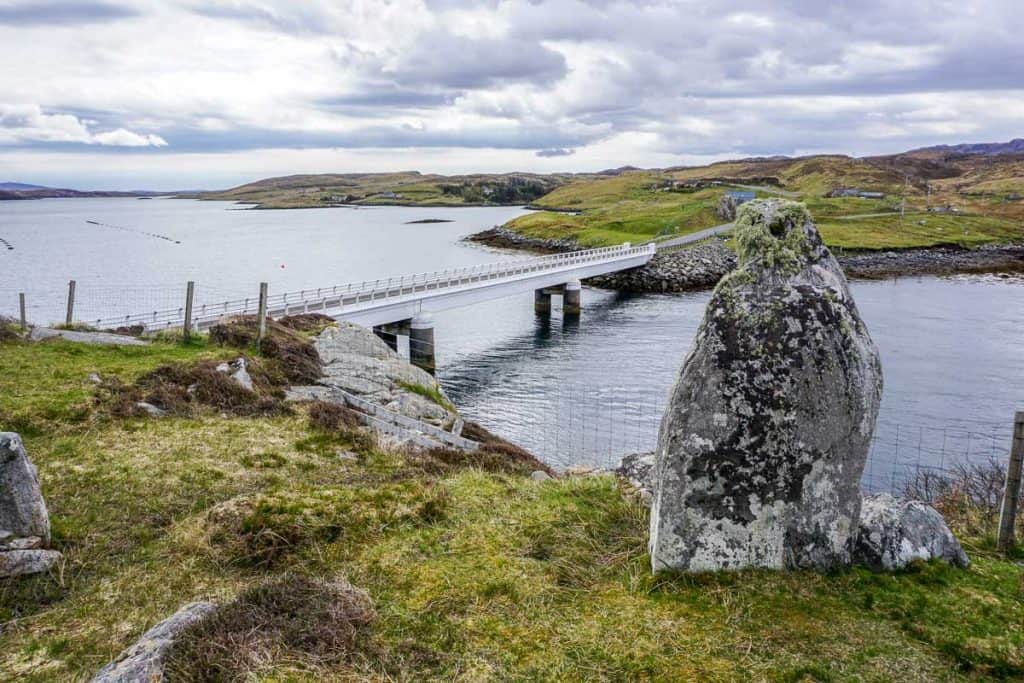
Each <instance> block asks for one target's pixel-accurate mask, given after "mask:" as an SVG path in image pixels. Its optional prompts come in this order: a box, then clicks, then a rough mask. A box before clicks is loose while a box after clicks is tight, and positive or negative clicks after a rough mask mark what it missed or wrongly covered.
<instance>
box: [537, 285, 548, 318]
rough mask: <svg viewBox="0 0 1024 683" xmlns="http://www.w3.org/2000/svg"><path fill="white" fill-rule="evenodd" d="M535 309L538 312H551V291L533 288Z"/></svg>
mask: <svg viewBox="0 0 1024 683" xmlns="http://www.w3.org/2000/svg"><path fill="white" fill-rule="evenodd" d="M533 310H534V312H536V313H544V314H547V313H550V312H551V293H550V292H548V291H547V290H545V289H535V290H533Z"/></svg>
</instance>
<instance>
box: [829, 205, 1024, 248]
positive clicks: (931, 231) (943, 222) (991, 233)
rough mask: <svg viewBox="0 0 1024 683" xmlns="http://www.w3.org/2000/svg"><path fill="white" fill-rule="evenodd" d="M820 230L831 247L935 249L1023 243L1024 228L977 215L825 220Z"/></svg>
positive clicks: (894, 216) (918, 214) (1011, 222)
mask: <svg viewBox="0 0 1024 683" xmlns="http://www.w3.org/2000/svg"><path fill="white" fill-rule="evenodd" d="M817 225H818V231H819V232H820V233H821V236H822V238H823V239H824V240H825V243H826V244H828V246H830V247H842V248H844V249H864V250H875V249H908V248H918V247H935V246H950V245H952V246H960V247H965V248H970V247H976V246H979V245H981V244H988V243H991V242H1008V241H1020V240H1022V239H1024V227H1022V225H1021V223H1019V222H1017V221H1013V220H1008V219H1003V218H994V217H987V216H977V215H963V214H934V213H907V215H906V216H905V217H904V218H903V219H902V220H901V218H900V216H899V214H893V215H889V216H871V217H866V218H849V219H845V220H843V219H841V218H839V217H830V218H822V219H819V220H818V222H817Z"/></svg>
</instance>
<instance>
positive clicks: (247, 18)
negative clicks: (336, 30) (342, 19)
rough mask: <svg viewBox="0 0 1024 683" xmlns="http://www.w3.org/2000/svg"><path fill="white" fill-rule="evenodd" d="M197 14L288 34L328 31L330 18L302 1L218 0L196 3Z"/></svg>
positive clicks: (193, 7) (195, 10)
mask: <svg viewBox="0 0 1024 683" xmlns="http://www.w3.org/2000/svg"><path fill="white" fill-rule="evenodd" d="M191 10H192V12H193V13H195V14H198V15H200V16H204V17H207V18H209V19H222V20H228V21H240V22H243V23H248V24H253V25H256V26H261V27H264V28H270V29H273V30H276V31H281V32H284V33H328V32H330V30H331V26H332V22H331V21H330V17H328V16H327V15H325V14H323V13H321V12H318V11H317V10H316V9H315V8H311V7H305V6H303V5H302V4H301V3H283V4H282V5H281V6H279V7H275V6H274V4H273V3H259V2H249V1H248V0H214V1H212V2H204V3H201V4H195V5H193V6H192V7H191Z"/></svg>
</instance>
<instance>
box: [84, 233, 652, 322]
mask: <svg viewBox="0 0 1024 683" xmlns="http://www.w3.org/2000/svg"><path fill="white" fill-rule="evenodd" d="M655 251H656V248H655V246H654V245H653V244H645V245H640V246H631V245H629V244H624V245H620V246H615V247H601V248H599V249H588V250H584V251H574V252H568V253H564V254H553V255H550V256H538V257H534V258H529V259H523V260H518V261H504V262H497V263H489V264H483V265H478V266H468V267H463V268H450V269H447V270H441V271H435V272H430V273H418V274H415V275H404V276H401V277H391V278H387V279H380V280H368V281H364V282H360V283H353V284H345V285H334V286H330V287H320V288H317V289H306V290H301V291H298V292H286V293H283V294H274V295H271V296H269V297H268V299H267V312H268V314H269V315H270V316H271V317H282V316H285V315H294V314H297V313H324V314H327V315H331V316H333V317H335V318H338V319H341V320H349V321H352V322H355V323H358V324H360V325H364V326H372V325H381V324H385V323H390V322H395V321H398V320H404V319H406V318H411V317H412V316H413V315H416V314H418V313H426V312H435V311H440V310H445V309H448V308H456V307H459V306H466V305H470V304H474V303H479V302H481V301H486V300H489V299H498V298H501V297H505V296H510V295H513V294H518V293H522V292H527V291H530V290H532V289H540V288H542V287H550V286H553V285H557V284H562V283H564V282H567V281H569V280H579V279H583V278H588V277H593V276H595V275H603V274H605V273H612V272H615V271H619V270H625V269H626V268H634V267H637V266H642V265H644V264H645V263H647V262H648V261H650V260H651V258H652V257H653V256H654V254H655ZM258 305H259V302H258V300H257V298H256V297H253V298H250V299H237V300H234V301H225V302H223V303H216V304H210V303H207V304H204V305H198V306H195V307H194V308H193V315H192V318H193V320H192V323H193V326H194V327H195V328H196V329H203V328H207V327H210V326H211V325H213V324H215V323H216V322H217V320H219V319H220V318H221V317H223V316H225V315H240V314H253V313H256V312H257V307H258ZM184 320H185V311H184V308H176V309H166V310H162V311H152V312H149V313H141V314H134V315H126V316H119V317H115V318H106V319H100V320H96V321H93V323H92V324H94V325H95V326H96V327H101V328H103V327H115V326H121V325H124V326H130V325H144V326H145V327H147V328H149V329H160V328H169V327H178V326H181V325H182V324H183V323H184Z"/></svg>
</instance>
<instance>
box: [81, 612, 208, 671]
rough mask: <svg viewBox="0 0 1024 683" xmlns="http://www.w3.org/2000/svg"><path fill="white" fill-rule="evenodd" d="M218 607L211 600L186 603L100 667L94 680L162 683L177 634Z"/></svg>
mask: <svg viewBox="0 0 1024 683" xmlns="http://www.w3.org/2000/svg"><path fill="white" fill-rule="evenodd" d="M215 609H216V605H214V604H213V603H210V602H193V603H191V604H188V605H185V606H184V607H182V608H181V609H180V610H178V611H177V612H175V613H174V614H173V615H171V616H170V617H168V618H167V619H164V620H163V621H161V622H160V623H159V624H157V625H156V626H154V627H153V628H151V629H149V630H148V631H146V632H145V633H143V634H142V637H141V638H139V639H138V640H137V641H136V642H135V643H134V644H133V645H132V646H131V647H129V648H128V649H127V650H125V651H124V652H122V653H121V654H120V655H118V657H117V659H115V660H114V661H112V662H111V663H110V664H107V665H106V666H105V667H103V668H102V669H100V670H99V671H98V672H97V673H96V675H95V676H94V677H93V679H92V683H135V682H136V681H137V682H138V683H160V681H163V680H164V657H165V656H166V654H167V651H168V650H169V649H170V647H171V645H173V644H174V639H175V637H177V636H178V634H179V633H181V632H182V631H183V630H184V629H185V628H186V627H188V626H190V625H192V624H193V623H195V622H197V621H199V620H200V619H201V618H203V617H204V616H205V615H206V614H208V613H210V612H212V611H213V610H215Z"/></svg>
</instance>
